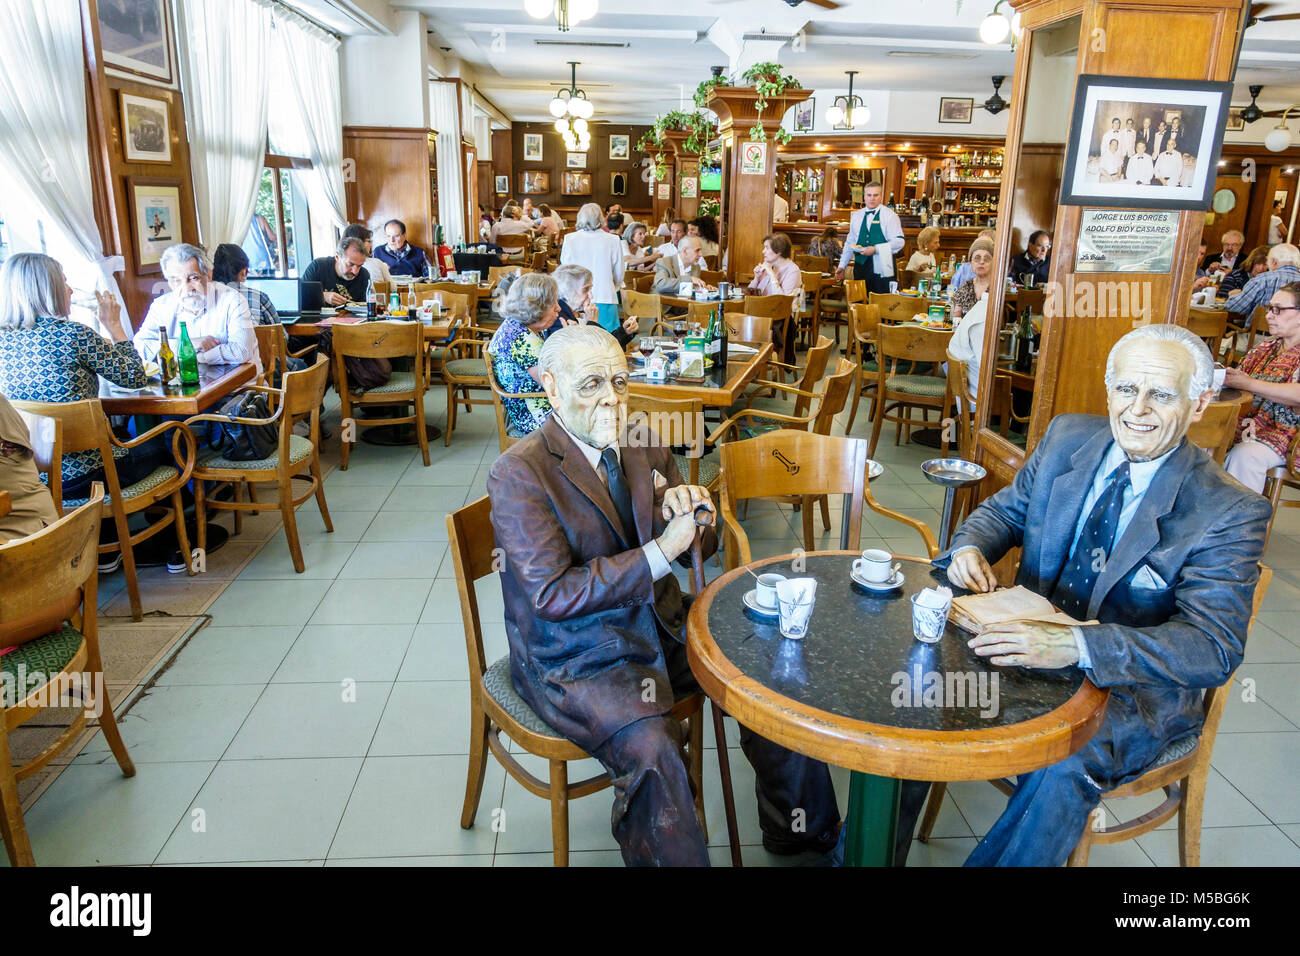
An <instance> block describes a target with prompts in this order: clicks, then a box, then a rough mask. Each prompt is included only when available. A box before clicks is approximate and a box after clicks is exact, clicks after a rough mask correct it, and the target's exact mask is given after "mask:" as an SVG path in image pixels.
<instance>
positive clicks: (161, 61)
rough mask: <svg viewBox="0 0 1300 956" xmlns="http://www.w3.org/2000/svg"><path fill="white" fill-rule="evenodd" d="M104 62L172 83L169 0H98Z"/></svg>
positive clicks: (125, 71)
mask: <svg viewBox="0 0 1300 956" xmlns="http://www.w3.org/2000/svg"><path fill="white" fill-rule="evenodd" d="M95 6H96V11H97V13H98V17H99V43H100V47H101V49H102V51H103V57H104V65H105V66H108V67H112V68H113V69H116V70H121V71H122V72H123V73H130V74H134V75H135V76H144V77H148V78H149V79H151V80H158V81H160V82H162V83H166V84H168V85H171V83H172V80H173V69H172V64H173V62H174V57H173V56H172V29H171V4H169V3H168V2H167V0H99V2H98V3H97V4H96V5H95Z"/></svg>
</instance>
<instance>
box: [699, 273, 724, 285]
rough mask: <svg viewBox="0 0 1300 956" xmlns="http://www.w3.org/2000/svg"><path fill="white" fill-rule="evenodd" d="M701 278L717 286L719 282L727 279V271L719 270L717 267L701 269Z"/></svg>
mask: <svg viewBox="0 0 1300 956" xmlns="http://www.w3.org/2000/svg"><path fill="white" fill-rule="evenodd" d="M700 278H701V279H702V280H704V282H705V283H706V284H708V285H711V286H716V285H717V284H718V283H719V282H726V281H727V274H726V273H725V272H719V271H718V270H716V269H701V270H700Z"/></svg>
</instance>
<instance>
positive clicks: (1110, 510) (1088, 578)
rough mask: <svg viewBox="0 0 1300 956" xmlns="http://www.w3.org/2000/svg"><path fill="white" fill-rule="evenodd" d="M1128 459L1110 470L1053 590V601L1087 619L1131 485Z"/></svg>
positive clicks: (1080, 618)
mask: <svg viewBox="0 0 1300 956" xmlns="http://www.w3.org/2000/svg"><path fill="white" fill-rule="evenodd" d="M1128 472H1129V467H1128V461H1127V460H1125V461H1122V462H1120V464H1119V467H1117V468H1116V469H1115V470H1114V471H1112V472H1111V473H1110V479H1109V480H1108V481H1107V483H1106V487H1105V488H1103V489H1102V492H1101V494H1100V495H1098V496H1097V502H1096V504H1094V505H1093V506H1092V512H1091V513H1090V514H1089V515H1088V520H1087V521H1085V522H1084V524H1083V528H1081V529H1080V531H1079V540H1078V543H1076V544H1075V546H1074V552H1073V553H1072V554H1071V555H1070V558H1069V560H1068V561H1067V562H1066V564H1065V567H1064V568H1063V569H1062V570H1061V576H1060V577H1059V578H1057V581H1056V587H1055V588H1054V589H1053V590H1052V597H1051V601H1052V603H1053V604H1055V605H1056V606H1057V607H1059V608H1060V609H1061V610H1062V611H1064V612H1065V613H1066V614H1069V615H1070V616H1071V617H1074V618H1077V619H1078V620H1080V621H1083V620H1087V615H1088V602H1089V600H1090V599H1091V598H1092V589H1093V586H1094V585H1096V583H1097V578H1098V577H1100V576H1101V572H1102V571H1103V570H1105V567H1106V562H1107V561H1108V560H1110V556H1111V547H1112V546H1113V545H1114V543H1115V529H1116V528H1117V527H1118V526H1119V515H1120V512H1121V511H1122V510H1123V508H1124V490H1125V489H1126V488H1128V486H1129V474H1128Z"/></svg>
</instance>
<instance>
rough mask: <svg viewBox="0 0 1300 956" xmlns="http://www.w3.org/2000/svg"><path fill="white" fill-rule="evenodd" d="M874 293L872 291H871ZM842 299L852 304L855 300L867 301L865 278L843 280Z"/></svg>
mask: <svg viewBox="0 0 1300 956" xmlns="http://www.w3.org/2000/svg"><path fill="white" fill-rule="evenodd" d="M872 294H873V295H874V293H872ZM844 301H845V302H847V303H849V305H852V304H853V303H855V302H868V301H869V300H868V298H867V280H866V279H845V280H844Z"/></svg>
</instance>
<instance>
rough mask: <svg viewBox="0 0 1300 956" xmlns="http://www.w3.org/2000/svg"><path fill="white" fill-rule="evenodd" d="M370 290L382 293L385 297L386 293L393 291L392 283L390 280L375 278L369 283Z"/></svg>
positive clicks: (386, 296)
mask: <svg viewBox="0 0 1300 956" xmlns="http://www.w3.org/2000/svg"><path fill="white" fill-rule="evenodd" d="M370 291H371V292H374V293H376V294H378V295H382V296H383V297H384V298H385V299H387V298H388V294H389V293H390V292H392V291H393V284H392V283H391V282H385V281H384V280H383V279H376V280H375V281H373V282H371V283H370Z"/></svg>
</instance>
